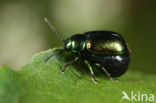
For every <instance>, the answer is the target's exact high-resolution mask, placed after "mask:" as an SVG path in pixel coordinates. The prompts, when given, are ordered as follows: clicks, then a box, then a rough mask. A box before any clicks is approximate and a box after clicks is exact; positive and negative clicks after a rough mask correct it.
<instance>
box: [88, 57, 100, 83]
mask: <svg viewBox="0 0 156 103" xmlns="http://www.w3.org/2000/svg"><path fill="white" fill-rule="evenodd" d="M85 63H86V64H87V65H88V67H89V70H90V73H91V77H92V80H93V82H94V83H97V80H96V79H95V76H94V72H93V69H92V67H91V65H90V64H89V62H88V61H86V60H85Z"/></svg>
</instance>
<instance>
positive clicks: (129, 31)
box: [0, 0, 156, 74]
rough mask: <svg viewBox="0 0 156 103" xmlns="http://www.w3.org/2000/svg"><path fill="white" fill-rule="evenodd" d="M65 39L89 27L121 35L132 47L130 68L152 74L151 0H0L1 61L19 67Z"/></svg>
mask: <svg viewBox="0 0 156 103" xmlns="http://www.w3.org/2000/svg"><path fill="white" fill-rule="evenodd" d="M44 17H48V18H49V19H50V20H51V21H52V23H53V25H55V27H56V28H57V30H58V32H59V33H61V34H62V36H63V37H64V38H68V37H70V36H71V35H73V34H77V33H84V32H86V31H91V30H111V31H116V32H118V33H120V34H122V35H123V37H124V38H125V39H126V41H127V43H128V45H129V46H130V48H131V50H132V54H131V58H132V59H131V64H130V67H129V69H130V70H135V71H140V72H144V73H153V74H156V60H155V58H156V55H155V53H156V47H155V46H156V43H155V42H156V39H155V38H156V6H155V1H152V0H151V1H150V0H46V1H43V0H0V65H9V66H11V67H12V68H14V69H18V68H20V67H21V66H23V65H25V64H26V63H27V62H28V61H29V59H30V58H31V56H32V55H33V54H34V53H36V52H40V51H44V50H47V49H50V48H53V47H57V46H63V43H62V42H61V41H60V40H59V39H58V38H57V36H56V35H55V33H54V32H53V31H51V30H50V29H49V27H48V26H47V24H46V23H45V22H44Z"/></svg>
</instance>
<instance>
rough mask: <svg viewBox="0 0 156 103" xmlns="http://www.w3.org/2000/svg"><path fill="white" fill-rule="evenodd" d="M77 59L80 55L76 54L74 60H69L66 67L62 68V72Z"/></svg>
mask: <svg viewBox="0 0 156 103" xmlns="http://www.w3.org/2000/svg"><path fill="white" fill-rule="evenodd" d="M77 59H78V57H77V56H76V57H75V58H74V59H73V60H71V61H69V62H68V63H66V64H65V65H64V67H63V68H62V70H61V73H64V71H65V70H66V68H67V67H68V66H69V65H71V64H73V63H74V62H75V61H76V60H77Z"/></svg>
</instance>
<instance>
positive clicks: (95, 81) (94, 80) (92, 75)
mask: <svg viewBox="0 0 156 103" xmlns="http://www.w3.org/2000/svg"><path fill="white" fill-rule="evenodd" d="M91 77H92V80H93V82H94V83H95V84H97V83H98V81H97V80H96V79H95V76H94V74H91Z"/></svg>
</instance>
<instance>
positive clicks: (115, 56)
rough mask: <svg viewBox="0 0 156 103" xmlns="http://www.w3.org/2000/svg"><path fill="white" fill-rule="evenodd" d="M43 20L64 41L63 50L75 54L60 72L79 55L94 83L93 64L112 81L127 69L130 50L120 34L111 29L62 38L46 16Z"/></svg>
mask: <svg viewBox="0 0 156 103" xmlns="http://www.w3.org/2000/svg"><path fill="white" fill-rule="evenodd" d="M45 22H46V23H47V24H48V25H49V27H50V28H51V29H52V30H53V31H54V32H55V33H56V34H57V36H58V37H59V38H60V39H61V40H62V41H63V42H64V48H63V50H64V51H67V52H68V51H72V52H73V53H74V54H75V57H73V60H71V61H69V62H68V63H67V64H65V65H64V67H63V68H62V70H61V72H64V71H65V69H66V68H67V67H68V66H69V65H70V64H72V63H73V62H75V61H76V60H77V59H78V57H79V56H81V57H82V59H83V60H84V62H85V63H86V64H87V65H88V68H89V70H90V73H91V77H92V80H93V81H94V82H95V83H97V80H96V79H95V76H94V72H93V69H92V66H93V65H96V66H98V67H99V68H100V69H102V70H103V71H104V72H105V73H106V75H107V76H108V77H109V78H110V79H111V80H114V81H118V79H115V78H114V77H119V76H121V75H122V74H124V73H125V72H126V71H127V69H128V65H129V62H130V50H129V48H128V45H127V44H126V42H125V40H124V39H123V37H122V36H121V35H120V34H118V33H116V32H112V31H90V32H86V33H84V34H76V35H73V36H71V37H70V38H68V39H66V40H64V39H63V38H62V37H61V35H60V34H58V32H57V31H56V29H55V28H54V26H53V25H52V24H51V22H50V21H49V20H48V19H47V18H45ZM58 52H59V51H58ZM58 52H56V53H58ZM78 54H80V55H78ZM53 55H55V54H51V55H50V56H48V57H47V59H46V60H45V62H47V61H48V60H49V59H50V58H51V57H52V56H53Z"/></svg>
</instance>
